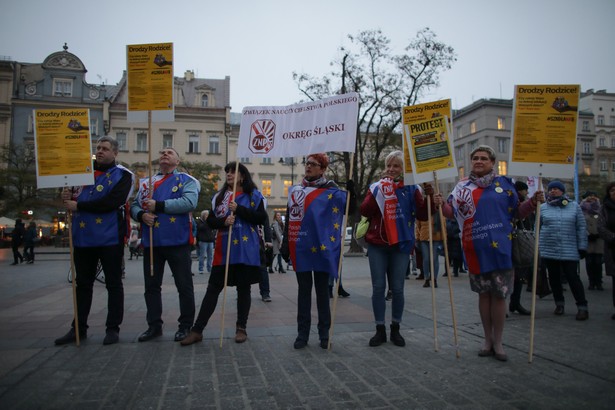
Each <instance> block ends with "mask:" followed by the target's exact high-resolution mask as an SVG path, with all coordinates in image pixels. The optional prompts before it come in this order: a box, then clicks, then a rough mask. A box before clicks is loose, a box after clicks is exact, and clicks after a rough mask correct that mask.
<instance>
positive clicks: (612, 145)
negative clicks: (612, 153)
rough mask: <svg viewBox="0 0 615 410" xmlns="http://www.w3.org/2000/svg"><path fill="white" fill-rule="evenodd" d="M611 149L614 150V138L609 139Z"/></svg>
mask: <svg viewBox="0 0 615 410" xmlns="http://www.w3.org/2000/svg"><path fill="white" fill-rule="evenodd" d="M611 148H615V138H611Z"/></svg>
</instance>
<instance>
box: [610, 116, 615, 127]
mask: <svg viewBox="0 0 615 410" xmlns="http://www.w3.org/2000/svg"><path fill="white" fill-rule="evenodd" d="M609 125H610V126H611V127H615V117H614V116H612V115H611V116H610V117H609Z"/></svg>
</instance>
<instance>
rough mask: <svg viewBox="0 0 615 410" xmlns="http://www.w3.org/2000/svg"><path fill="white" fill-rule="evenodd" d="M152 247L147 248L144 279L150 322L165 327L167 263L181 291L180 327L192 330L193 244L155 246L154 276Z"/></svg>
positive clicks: (158, 326)
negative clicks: (163, 317) (165, 268)
mask: <svg viewBox="0 0 615 410" xmlns="http://www.w3.org/2000/svg"><path fill="white" fill-rule="evenodd" d="M150 249H151V248H145V249H144V250H143V278H144V282H145V305H146V306H147V324H148V325H149V326H150V327H154V328H162V324H163V321H162V279H163V276H164V265H165V264H166V263H168V264H169V268H171V273H172V274H173V279H174V280H175V287H176V288H177V292H178V293H179V318H178V319H177V321H178V322H179V328H180V329H190V328H191V327H192V323H193V322H194V312H195V306H194V285H193V283H192V258H191V256H190V252H191V248H190V245H179V246H157V247H154V275H153V276H152V275H150V260H149V253H150Z"/></svg>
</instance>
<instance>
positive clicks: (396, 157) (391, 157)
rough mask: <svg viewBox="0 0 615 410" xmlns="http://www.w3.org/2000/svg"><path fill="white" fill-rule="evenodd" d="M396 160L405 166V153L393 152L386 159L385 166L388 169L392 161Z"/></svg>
mask: <svg viewBox="0 0 615 410" xmlns="http://www.w3.org/2000/svg"><path fill="white" fill-rule="evenodd" d="M394 160H397V161H399V163H400V164H402V165H404V153H403V152H401V151H399V150H397V151H393V152H391V153H390V154H389V155H387V156H386V158H385V159H384V166H385V167H386V166H387V165H389V164H390V163H391V161H394Z"/></svg>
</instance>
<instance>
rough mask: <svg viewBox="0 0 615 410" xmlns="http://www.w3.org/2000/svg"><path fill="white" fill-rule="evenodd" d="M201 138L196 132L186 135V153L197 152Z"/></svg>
mask: <svg viewBox="0 0 615 410" xmlns="http://www.w3.org/2000/svg"><path fill="white" fill-rule="evenodd" d="M200 140H201V138H200V137H199V136H198V135H196V134H191V135H189V136H188V153H189V154H198V153H199V152H200V151H199V141H200Z"/></svg>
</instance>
